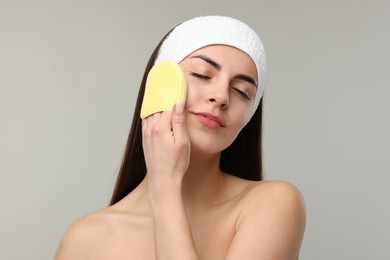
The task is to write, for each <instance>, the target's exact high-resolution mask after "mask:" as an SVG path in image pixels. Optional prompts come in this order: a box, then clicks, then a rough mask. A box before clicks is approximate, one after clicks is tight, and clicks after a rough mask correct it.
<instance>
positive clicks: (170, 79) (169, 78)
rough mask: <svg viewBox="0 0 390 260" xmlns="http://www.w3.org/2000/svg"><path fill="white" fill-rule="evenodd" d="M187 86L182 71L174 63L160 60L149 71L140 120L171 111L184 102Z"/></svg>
mask: <svg viewBox="0 0 390 260" xmlns="http://www.w3.org/2000/svg"><path fill="white" fill-rule="evenodd" d="M186 97H187V84H186V79H185V75H184V72H183V70H182V69H181V67H180V66H179V64H177V63H176V62H174V61H171V60H161V61H159V62H157V63H156V64H155V65H154V66H153V67H152V69H151V70H150V72H149V74H148V77H147V79H146V86H145V94H144V99H143V101H142V107H141V118H142V119H144V118H145V117H147V116H150V115H151V114H154V113H156V112H161V111H172V108H173V106H174V104H175V103H176V102H178V101H181V102H183V103H184V102H185V100H186Z"/></svg>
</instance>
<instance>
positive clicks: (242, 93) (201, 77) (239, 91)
mask: <svg viewBox="0 0 390 260" xmlns="http://www.w3.org/2000/svg"><path fill="white" fill-rule="evenodd" d="M190 75H191V76H194V77H196V78H198V79H202V80H210V79H211V77H209V76H206V75H202V74H198V73H195V72H191V73H190ZM232 89H233V90H235V91H236V92H237V93H238V94H239V95H241V96H242V97H243V98H245V99H247V100H251V97H250V96H249V94H248V93H247V92H245V91H242V90H241V89H239V88H232Z"/></svg>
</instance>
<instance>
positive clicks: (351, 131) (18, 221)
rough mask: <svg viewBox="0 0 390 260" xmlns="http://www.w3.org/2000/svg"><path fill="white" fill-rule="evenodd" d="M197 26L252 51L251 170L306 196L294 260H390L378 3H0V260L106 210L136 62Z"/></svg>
mask: <svg viewBox="0 0 390 260" xmlns="http://www.w3.org/2000/svg"><path fill="white" fill-rule="evenodd" d="M139 2H141V1H139ZM203 14H221V15H230V16H233V17H236V18H238V19H241V20H243V21H245V22H247V23H248V24H249V25H251V26H252V27H253V28H254V29H255V30H256V31H257V32H258V33H259V34H260V35H261V37H262V39H263V41H264V45H265V47H266V51H267V54H268V61H269V76H268V85H267V87H266V90H265V107H264V111H265V112H264V113H265V122H264V124H265V129H264V158H265V172H266V177H267V179H280V180H286V181H289V182H291V183H293V184H294V185H296V186H297V187H298V188H299V189H300V190H301V191H302V193H303V194H304V196H305V199H306V203H307V214H308V221H307V229H306V234H305V238H304V242H303V246H302V250H301V259H303V260H309V259H317V260H318V259H320V260H321V259H324V260H325V259H390V252H389V241H390V236H389V234H390V224H389V219H390V209H389V205H388V204H389V202H388V201H389V198H390V191H389V190H390V189H389V184H390V178H389V175H390V167H389V162H388V157H389V155H390V153H389V147H390V138H389V133H390V122H389V111H390V105H389V102H388V100H389V94H390V91H389V87H390V84H389V80H388V75H389V58H390V55H389V50H388V48H389V46H390V36H389V25H390V5H389V1H375V0H367V1H244V0H240V1H231V2H229V1H192V2H190V3H187V2H186V1H179V0H177V1H156V2H148V1H144V2H143V3H142V4H141V3H134V1H130V0H128V1H108V0H107V1H101V0H98V1H92V0H84V1H65V0H63V1H49V0H47V1H43V0H39V1H38V0H37V1H4V0H0V124H1V125H0V174H1V175H0V176H1V177H0V178H1V179H0V203H1V204H0V207H1V214H0V218H1V221H0V245H1V246H0V247H1V249H0V259H51V258H52V257H53V255H54V252H55V250H56V247H57V245H58V242H59V239H60V237H61V235H62V233H63V231H64V230H65V228H66V227H67V226H68V225H69V224H70V223H71V222H73V221H74V220H75V219H76V218H78V217H81V216H83V215H84V214H86V213H88V212H91V211H94V210H97V209H99V208H102V207H105V206H106V205H107V204H108V201H109V198H110V195H111V192H112V188H113V185H114V182H115V178H116V174H117V172H118V169H119V166H120V161H121V157H122V154H123V151H124V145H125V142H126V137H127V134H128V130H129V126H130V122H131V117H132V111H133V107H134V102H135V99H136V93H137V90H138V86H139V83H140V80H141V77H142V73H143V70H144V67H145V65H146V62H147V59H148V58H149V55H150V54H151V52H152V50H153V49H154V47H155V46H156V45H157V43H158V42H159V40H160V39H161V38H162V37H163V35H164V34H165V33H166V32H167V31H168V30H169V29H171V28H172V27H173V26H174V25H176V24H178V23H179V22H181V21H183V20H186V19H188V18H192V17H194V16H198V15H203Z"/></svg>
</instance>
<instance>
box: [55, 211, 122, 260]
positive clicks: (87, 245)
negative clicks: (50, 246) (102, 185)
mask: <svg viewBox="0 0 390 260" xmlns="http://www.w3.org/2000/svg"><path fill="white" fill-rule="evenodd" d="M119 216H120V214H118V212H114V211H113V210H112V209H110V208H106V209H102V210H98V211H95V212H92V213H90V214H88V215H86V216H83V217H81V218H79V219H77V220H76V221H74V222H73V223H72V224H70V225H69V227H68V228H67V229H66V230H65V232H64V234H63V236H62V238H61V241H60V244H59V246H58V249H57V252H56V256H55V260H63V259H75V260H77V259H98V257H97V255H99V254H100V253H99V252H100V249H101V248H103V247H104V246H105V245H106V244H107V242H109V241H107V240H108V238H110V237H113V236H112V234H113V233H114V232H115V230H116V229H118V228H117V226H118V225H117V222H118V218H120V217H119Z"/></svg>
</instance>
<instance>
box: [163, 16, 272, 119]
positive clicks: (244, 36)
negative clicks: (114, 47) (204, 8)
mask: <svg viewBox="0 0 390 260" xmlns="http://www.w3.org/2000/svg"><path fill="white" fill-rule="evenodd" d="M212 44H224V45H229V46H233V47H236V48H238V49H240V50H242V51H243V52H245V53H247V54H248V55H249V56H250V57H251V58H252V60H253V62H254V63H255V65H256V68H257V75H258V86H257V90H256V95H255V99H254V102H253V106H252V109H251V114H250V117H249V118H251V117H252V116H253V114H254V113H255V111H256V109H257V107H258V105H259V102H260V99H261V97H262V95H263V90H264V85H265V74H266V70H267V65H266V57H265V51H264V47H263V43H262V42H261V40H260V37H259V36H258V35H257V34H256V32H255V31H254V30H252V29H251V28H250V27H249V26H248V25H246V24H245V23H243V22H241V21H239V20H237V19H234V18H230V17H225V16H201V17H196V18H193V19H191V20H188V21H186V22H184V23H182V24H180V25H178V26H177V27H175V28H174V29H173V30H172V32H171V33H170V34H169V35H168V36H167V38H166V39H165V40H164V42H163V44H162V45H161V48H160V50H159V53H158V55H157V59H156V62H157V61H159V60H164V59H170V60H173V61H175V62H177V63H179V62H180V61H182V60H183V59H184V58H185V57H187V56H188V55H190V54H191V53H192V52H194V51H196V50H198V49H200V48H202V47H205V46H208V45H212Z"/></svg>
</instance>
